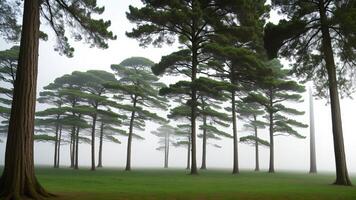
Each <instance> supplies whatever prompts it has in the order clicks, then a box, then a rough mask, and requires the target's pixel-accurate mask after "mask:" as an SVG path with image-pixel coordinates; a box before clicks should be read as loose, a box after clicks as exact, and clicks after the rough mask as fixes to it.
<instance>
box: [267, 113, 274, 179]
mask: <svg viewBox="0 0 356 200" xmlns="http://www.w3.org/2000/svg"><path fill="white" fill-rule="evenodd" d="M273 126H274V123H273V112H270V113H269V144H270V146H269V170H268V172H269V173H274V137H273V134H274V133H273Z"/></svg>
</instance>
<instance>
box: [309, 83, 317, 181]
mask: <svg viewBox="0 0 356 200" xmlns="http://www.w3.org/2000/svg"><path fill="white" fill-rule="evenodd" d="M309 120H310V123H309V128H310V170H309V173H311V174H312V173H317V169H316V153H315V126H314V105H313V94H312V89H311V87H309Z"/></svg>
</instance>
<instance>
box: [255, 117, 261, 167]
mask: <svg viewBox="0 0 356 200" xmlns="http://www.w3.org/2000/svg"><path fill="white" fill-rule="evenodd" d="M253 118H254V121H255V122H256V121H257V119H256V115H254V116H253ZM254 129H255V138H256V139H257V138H258V134H257V127H256V126H255V127H254ZM255 159H256V160H255V165H256V166H255V171H256V172H257V171H260V160H259V152H258V141H257V140H256V141H255Z"/></svg>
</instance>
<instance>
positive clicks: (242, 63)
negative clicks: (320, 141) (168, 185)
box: [0, 0, 356, 199]
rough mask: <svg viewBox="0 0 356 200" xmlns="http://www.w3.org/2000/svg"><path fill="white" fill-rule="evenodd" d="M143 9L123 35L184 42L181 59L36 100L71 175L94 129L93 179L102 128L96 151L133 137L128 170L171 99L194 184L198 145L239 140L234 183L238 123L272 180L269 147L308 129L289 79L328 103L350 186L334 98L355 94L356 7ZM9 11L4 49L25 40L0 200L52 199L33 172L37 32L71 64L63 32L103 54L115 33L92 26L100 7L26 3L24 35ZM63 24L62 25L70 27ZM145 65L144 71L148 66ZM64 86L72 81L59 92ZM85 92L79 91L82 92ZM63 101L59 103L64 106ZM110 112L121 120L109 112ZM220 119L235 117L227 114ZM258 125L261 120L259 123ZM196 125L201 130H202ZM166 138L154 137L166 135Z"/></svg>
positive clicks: (325, 1) (234, 2)
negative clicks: (148, 127) (274, 16)
mask: <svg viewBox="0 0 356 200" xmlns="http://www.w3.org/2000/svg"><path fill="white" fill-rule="evenodd" d="M142 2H143V6H142V7H140V8H138V7H133V6H130V7H129V11H128V12H127V13H126V16H127V19H128V20H129V21H130V22H131V23H133V24H135V25H136V26H135V27H134V28H133V29H132V30H131V31H128V32H126V35H127V36H128V37H129V38H135V39H137V40H138V41H139V43H140V45H142V46H147V45H151V44H152V45H155V46H160V45H162V44H172V43H174V42H175V41H178V42H179V44H181V48H180V49H179V50H178V51H177V52H174V53H172V54H170V55H167V56H163V57H162V59H161V61H160V62H159V63H156V64H152V63H151V65H152V67H148V68H147V67H143V68H142V66H139V65H135V64H137V63H136V61H137V60H136V61H133V60H130V59H129V60H126V62H127V63H124V64H123V63H121V64H120V65H112V69H113V71H114V74H112V73H108V72H102V71H95V70H94V71H88V72H73V73H72V74H71V75H66V76H63V77H60V78H58V79H56V80H55V81H54V83H53V84H50V85H48V86H47V87H46V88H44V91H43V92H42V93H41V94H42V95H40V97H39V101H40V102H46V103H49V104H51V105H52V106H53V107H52V110H45V111H41V112H42V113H41V112H40V113H38V114H37V115H38V120H36V125H38V126H39V127H40V128H39V129H43V126H44V128H48V125H49V124H55V126H54V128H53V129H54V130H55V132H56V134H55V141H57V142H58V141H60V140H59V137H62V135H61V130H62V131H63V129H64V130H67V132H70V134H69V138H68V141H69V143H70V145H71V155H72V157H71V159H72V160H73V161H72V164H73V165H74V166H75V165H76V164H77V163H78V162H77V159H78V155H77V152H78V148H79V145H78V144H79V143H80V142H83V141H85V139H84V138H82V134H83V131H80V130H82V129H88V130H89V133H90V137H89V140H90V143H91V146H92V169H95V154H94V152H95V151H94V150H95V139H96V138H95V137H96V127H97V123H99V124H100V127H101V128H100V137H99V139H100V144H102V142H103V140H104V138H106V139H107V138H111V140H112V141H114V140H115V139H114V138H112V137H107V136H112V135H111V134H110V133H113V132H114V133H121V134H124V135H125V134H127V137H128V146H127V165H126V169H127V170H129V169H130V167H131V165H130V149H131V142H132V138H133V137H134V130H136V129H142V128H143V127H144V124H145V121H146V120H154V121H158V122H159V123H163V122H165V121H167V118H165V117H162V116H158V115H156V114H155V113H154V112H152V110H151V108H153V107H157V108H159V109H165V107H166V106H167V104H168V105H169V104H170V103H169V102H168V103H167V100H166V99H165V97H169V99H170V101H174V102H175V103H176V105H178V106H176V107H174V108H171V109H170V112H171V113H170V114H169V115H168V118H169V117H171V118H176V119H179V121H180V122H181V124H179V126H180V127H182V129H180V131H184V130H188V131H189V132H190V134H189V136H186V139H185V140H182V142H179V143H180V144H186V143H188V144H189V145H188V146H189V147H188V149H190V150H189V151H188V155H189V156H190V158H189V159H188V160H190V163H189V165H190V170H191V174H198V169H197V162H196V158H197V155H196V149H197V146H196V138H197V136H200V137H202V139H203V154H204V152H205V153H206V150H205V149H206V144H207V141H208V140H211V139H214V138H216V137H221V136H223V137H232V141H233V146H234V148H233V153H234V156H233V161H234V162H233V173H238V172H239V167H238V149H239V148H238V138H239V136H238V133H237V118H238V117H240V118H241V117H243V119H244V120H246V121H247V123H246V126H247V127H249V128H252V130H253V133H254V134H253V135H250V136H247V137H245V138H242V139H241V141H245V142H248V143H251V142H252V143H254V144H255V148H256V150H257V149H258V145H259V144H262V145H266V146H268V147H269V150H270V166H269V172H274V170H275V169H274V137H276V136H278V135H283V134H287V135H293V136H296V137H298V138H303V137H304V136H302V135H300V134H299V133H298V131H296V129H295V127H306V125H305V124H303V123H301V122H298V121H296V120H295V119H293V118H292V117H291V116H293V115H302V114H303V112H301V111H298V110H295V109H294V108H290V107H288V106H287V105H286V104H285V102H287V101H293V102H300V101H301V96H300V93H302V92H304V90H305V89H304V87H303V86H302V85H300V84H299V83H298V82H296V81H294V80H293V79H291V78H290V77H291V75H292V74H294V75H297V77H298V78H300V79H301V80H302V81H307V80H313V81H314V85H315V88H316V89H317V92H316V94H317V95H319V96H321V97H329V100H330V108H331V111H332V112H331V114H332V125H333V141H334V152H335V162H336V181H335V184H338V185H351V182H350V180H349V176H348V172H347V167H346V159H345V150H344V143H343V133H342V124H341V113H340V105H339V104H340V103H339V92H340V91H341V94H342V95H350V94H351V93H350V91H351V90H349V89H348V88H349V87H350V86H352V79H353V76H352V69H353V66H354V61H355V52H356V51H355V49H356V46H355V42H354V41H355V38H356V36H355V34H354V33H355V32H356V31H355V30H356V24H355V22H356V20H355V16H356V15H355V12H356V11H355V9H356V3H355V2H354V1H332V0H315V1H309V0H294V1H273V0H272V3H271V5H267V4H266V1H264V0H260V1H240V0H227V1H226V0H224V1H201V0H192V1H160V0H157V1H156V0H155V1H142ZM12 3H13V2H12V1H10V0H7V1H2V2H1V3H0V10H6V9H7V11H6V12H0V25H1V26H0V33H1V34H2V35H3V36H4V38H6V39H8V40H16V38H18V36H19V33H21V37H20V38H21V42H20V47H19V54H18V55H19V56H18V61H17V69H16V78H15V79H14V80H13V83H14V87H13V88H14V89H13V90H11V89H10V90H11V92H10V93H9V91H8V93H7V94H8V95H7V97H6V98H3V99H4V101H3V100H2V102H5V104H4V105H10V103H9V99H12V101H11V109H9V106H7V107H6V106H4V108H1V109H2V110H4V111H5V112H4V113H6V114H5V116H7V117H8V119H9V123H8V125H5V126H7V127H5V128H6V129H7V132H8V134H7V143H6V144H7V145H6V154H5V168H4V171H3V175H2V177H1V179H0V188H1V190H0V195H1V196H4V197H7V198H15V199H16V198H20V197H23V196H27V197H33V198H39V197H41V196H51V195H50V194H49V193H48V192H46V191H45V190H44V189H43V188H42V187H41V186H40V184H39V183H38V181H37V179H36V177H35V173H34V170H33V169H34V164H33V140H34V129H35V105H36V86H37V84H36V79H37V67H38V42H39V39H44V40H45V39H47V34H46V33H44V32H41V31H39V26H40V24H44V22H48V24H49V26H50V27H51V28H52V30H53V31H54V32H55V35H56V36H57V46H56V48H55V50H56V51H58V52H59V53H60V54H64V55H67V56H69V57H71V56H73V53H74V49H73V48H72V47H71V45H70V44H69V42H68V38H67V33H66V31H65V30H66V29H71V30H72V32H73V33H72V34H70V35H71V36H74V38H75V39H77V40H82V39H84V40H85V41H87V42H89V43H90V44H91V45H92V46H95V47H99V48H108V44H107V41H108V40H114V39H116V36H115V35H114V34H113V33H112V32H110V31H109V30H108V28H109V27H110V25H111V22H110V21H104V20H102V19H94V18H92V16H93V15H91V14H96V15H100V14H102V13H103V12H104V7H100V6H98V5H97V4H96V1H73V2H72V1H69V2H65V1H61V0H53V1H39V0H25V1H24V10H23V23H22V26H21V28H19V25H17V21H16V16H17V15H19V14H21V13H19V12H20V11H18V10H16V9H11V8H12V7H11V5H12ZM271 8H273V9H278V10H280V12H281V13H282V14H283V15H284V16H285V19H283V20H281V21H280V22H279V23H278V24H272V23H267V20H268V17H269V16H268V13H269V11H270V9H271ZM40 16H41V17H40ZM62 16H67V18H66V20H68V21H66V20H63V19H62ZM40 22H41V23H40ZM277 57H286V58H289V59H290V60H291V61H294V62H293V63H295V64H294V65H293V68H292V70H287V69H284V68H283V67H282V65H281V64H280V62H279V61H278V60H277V59H276V58H277ZM136 59H137V58H136ZM138 60H140V62H149V61H148V60H147V59H143V58H140V59H138ZM335 60H336V61H337V63H336V61H335ZM151 69H152V71H151ZM152 73H153V74H152ZM174 75H178V76H180V77H182V80H179V81H178V82H176V83H174V84H171V85H168V86H165V85H163V84H162V83H159V82H158V80H159V78H158V77H157V76H174ZM73 77H74V80H72V79H71V78H73ZM78 77H79V78H78ZM143 77H145V78H143ZM76 78H77V79H76ZM61 79H62V80H65V81H62V82H61ZM66 79H68V80H66ZM75 79H76V80H75ZM89 80H91V81H89ZM110 80H112V81H111V82H110ZM56 81H57V82H56ZM67 81H69V82H68V83H67ZM71 81H73V82H71ZM78 85H80V87H83V89H80V90H79V89H78V87H77V86H78ZM4 91H5V90H4ZM112 91H115V92H114V96H113V97H108V96H107V95H108V93H110V92H112ZM5 92H6V91H5ZM115 93H117V94H115ZM61 98H64V101H63V102H61V101H62V99H61ZM6 102H7V103H6ZM123 102H124V104H123ZM219 102H228V103H229V104H230V106H228V107H225V108H221V107H219V105H222V104H221V103H219ZM126 103H127V104H126ZM50 109H51V108H50ZM114 109H115V110H120V112H113V110H114ZM222 109H225V110H226V111H228V112H229V114H226V113H224V112H221V110H222ZM59 115H60V116H59ZM260 115H263V116H264V118H262V119H265V120H263V121H261V117H258V116H260ZM58 116H59V117H58ZM199 122H201V124H202V125H201V126H199V127H198V124H199ZM62 123H63V124H64V125H63V126H62V125H61V124H62ZM71 123H72V124H71ZM125 123H128V125H127V126H128V127H129V129H128V131H127V130H126V131H127V132H126V131H125V132H124V131H122V129H120V127H122V125H124V124H125ZM230 123H231V124H232V128H231V130H230V131H231V132H230V133H228V134H225V133H224V132H221V131H219V129H218V128H217V127H219V126H228V124H230ZM264 126H266V127H268V129H269V141H268V142H266V141H264V140H261V139H260V138H259V137H258V135H257V134H258V133H257V130H258V129H260V128H262V127H264ZM41 127H42V128H41ZM36 128H37V127H36ZM165 128H167V127H162V129H163V130H164V129H165ZM197 128H199V129H200V130H202V131H201V132H202V134H201V135H198V134H197ZM6 129H5V130H6ZM110 129H111V131H108V130H110ZM117 129H119V130H117ZM162 129H161V130H162ZM158 131H159V130H158ZM180 131H179V132H180ZM161 132H162V131H159V132H157V133H155V134H158V135H161V134H160V133H161ZM106 133H107V134H106ZM167 137H168V136H167V135H165V136H164V138H165V139H164V144H165V145H164V151H165V154H166V155H165V157H167V156H168V152H169V148H168V146H167V145H168V144H169V139H167ZM89 140H87V141H89ZM55 146H56V145H55ZM59 146H60V145H58V144H57V147H55V148H56V150H57V153H56V156H55V159H54V160H55V164H57V163H58V157H59V155H58V153H59V152H60V151H59V150H58V147H59ZM99 148H100V147H99ZM190 152H191V153H190ZM256 156H257V151H256ZM205 157H206V154H205V155H203V163H202V168H203V169H204V168H205V167H206V165H205V163H204V162H205V159H204V158H205ZM99 158H100V155H99ZM57 166H58V164H57ZM256 169H257V166H256ZM20 177H22V178H20Z"/></svg>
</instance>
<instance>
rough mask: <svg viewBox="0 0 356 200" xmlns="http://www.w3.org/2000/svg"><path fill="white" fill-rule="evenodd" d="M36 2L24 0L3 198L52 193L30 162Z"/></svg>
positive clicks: (1, 184) (37, 22) (1, 189)
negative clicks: (46, 188)
mask: <svg viewBox="0 0 356 200" xmlns="http://www.w3.org/2000/svg"><path fill="white" fill-rule="evenodd" d="M39 3H40V2H39V0H25V2H24V14H23V23H22V33H21V44H20V54H19V60H18V69H17V72H16V81H15V84H14V93H13V100H12V109H11V115H10V122H9V130H8V136H7V143H6V151H5V166H4V171H3V174H2V176H1V179H0V198H4V199H26V198H33V199H40V198H43V197H49V196H51V195H50V194H49V193H47V192H46V191H45V190H44V189H43V188H42V186H41V185H40V184H39V182H38V181H37V179H36V176H35V170H34V161H33V132H34V121H35V107H36V87H37V72H38V44H39V26H40V20H39V16H40V14H39V12H40V8H39V5H40V4H39Z"/></svg>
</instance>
